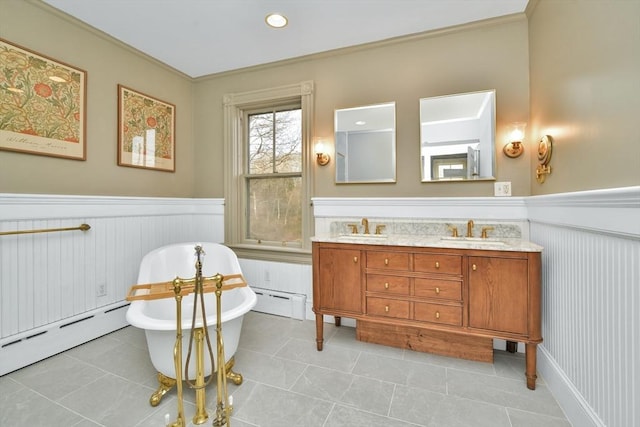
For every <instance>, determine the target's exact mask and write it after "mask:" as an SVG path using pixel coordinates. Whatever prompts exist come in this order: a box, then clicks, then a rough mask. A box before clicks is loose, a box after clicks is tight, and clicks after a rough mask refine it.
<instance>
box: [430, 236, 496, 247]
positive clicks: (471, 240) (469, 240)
mask: <svg viewBox="0 0 640 427" xmlns="http://www.w3.org/2000/svg"><path fill="white" fill-rule="evenodd" d="M440 240H444V241H446V242H447V243H449V242H451V243H462V244H467V245H488V246H504V245H505V243H504V242H503V241H502V240H496V239H492V238H489V237H488V238H482V237H449V236H445V237H440Z"/></svg>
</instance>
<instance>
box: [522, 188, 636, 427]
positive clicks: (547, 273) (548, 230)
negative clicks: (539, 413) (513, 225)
mask: <svg viewBox="0 0 640 427" xmlns="http://www.w3.org/2000/svg"><path fill="white" fill-rule="evenodd" d="M527 207H528V211H529V219H530V221H531V239H532V240H533V241H534V242H535V243H537V244H539V245H542V246H543V247H544V248H545V249H544V251H543V259H542V267H543V277H542V281H543V298H542V307H543V324H542V336H543V338H544V342H543V343H542V345H540V346H539V347H538V348H539V349H540V351H539V363H538V369H539V370H540V372H541V374H542V376H543V378H544V379H545V381H546V382H547V384H548V385H549V387H550V388H551V390H552V391H553V393H554V395H555V397H556V398H557V399H558V401H559V402H560V404H561V405H562V406H563V408H564V410H565V412H566V413H567V416H568V418H569V420H570V421H571V422H572V424H573V425H574V426H580V427H590V426H597V427H604V426H607V427H631V426H638V425H640V187H629V188H619V189H611V190H598V191H587V192H579V193H570V194H554V195H549V196H535V197H530V198H528V200H527Z"/></svg>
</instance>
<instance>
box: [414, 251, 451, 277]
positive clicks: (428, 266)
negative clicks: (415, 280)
mask: <svg viewBox="0 0 640 427" xmlns="http://www.w3.org/2000/svg"><path fill="white" fill-rule="evenodd" d="M414 263H415V270H416V271H423V272H426V273H441V274H462V257H461V256H459V255H442V254H415V256H414Z"/></svg>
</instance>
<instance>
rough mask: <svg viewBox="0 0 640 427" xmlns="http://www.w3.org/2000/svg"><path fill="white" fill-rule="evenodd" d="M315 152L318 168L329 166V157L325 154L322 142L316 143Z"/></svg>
mask: <svg viewBox="0 0 640 427" xmlns="http://www.w3.org/2000/svg"><path fill="white" fill-rule="evenodd" d="M315 151H316V162H317V163H318V164H319V165H320V166H326V165H328V164H329V161H330V160H331V156H329V155H328V154H327V153H326V149H325V144H324V142H322V141H319V142H318V143H316V146H315Z"/></svg>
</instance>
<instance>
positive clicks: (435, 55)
mask: <svg viewBox="0 0 640 427" xmlns="http://www.w3.org/2000/svg"><path fill="white" fill-rule="evenodd" d="M527 26H528V24H527V19H526V17H525V15H524V14H522V15H519V16H516V17H511V18H509V19H502V20H496V21H491V22H490V23H482V24H476V25H472V26H469V27H465V28H464V29H461V30H459V31H443V32H438V33H432V34H427V35H423V36H420V37H413V38H411V39H409V40H403V41H401V42H396V43H386V44H376V45H372V46H370V47H367V48H358V49H347V50H344V51H338V52H334V53H333V54H324V55H317V56H312V57H310V58H307V59H304V60H297V61H289V62H285V63H281V64H277V65H272V66H264V67H258V68H254V69H247V70H244V71H237V72H232V73H228V74H221V75H217V76H209V77H206V78H201V79H198V80H197V81H196V83H195V90H194V92H195V95H194V98H195V103H194V112H195V120H194V123H195V128H194V135H195V141H196V142H195V143H196V151H197V153H198V156H197V159H196V168H197V169H198V178H199V179H198V180H197V182H196V187H195V195H196V196H197V197H212V196H222V195H223V168H224V164H223V158H222V153H223V127H222V124H223V108H222V107H223V105H222V102H223V101H222V100H223V95H224V94H225V93H234V92H243V91H249V90H254V89H262V88H269V87H275V86H281V85H287V84H292V83H298V82H301V81H305V80H313V81H314V83H315V131H314V132H313V133H314V135H315V136H316V137H330V138H331V139H333V114H334V110H335V109H337V108H346V107H355V106H359V105H368V104H377V103H381V102H388V101H395V102H396V120H397V183H396V184H360V185H344V184H341V185H336V184H335V169H334V167H335V162H334V161H332V162H331V163H330V164H329V166H327V167H318V166H315V173H316V176H315V194H314V195H315V196H322V197H335V196H344V197H349V196H350V197H356V196H360V197H365V196H381V197H383V196H384V197H393V196H408V197H418V196H492V195H493V189H494V188H493V187H494V186H493V182H472V183H421V182H420V169H419V166H420V161H419V158H420V156H419V108H418V101H419V99H420V98H422V97H429V96H439V95H445V94H451V93H459V92H469V91H477V90H483V89H496V96H497V120H498V129H497V138H498V147H497V148H496V150H497V152H498V155H497V178H498V179H499V180H502V181H511V182H512V185H513V194H514V195H518V196H523V195H528V194H529V188H530V173H529V171H528V168H529V163H530V161H529V158H528V154H527V155H526V156H523V157H521V158H518V159H515V160H511V159H506V158H505V157H504V156H503V155H502V151H501V150H502V145H503V144H504V142H505V141H504V139H505V136H506V135H505V134H506V125H507V124H509V123H512V122H514V121H527V120H528V117H529V79H528V70H529V61H528V30H527ZM239 54H241V53H239Z"/></svg>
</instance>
